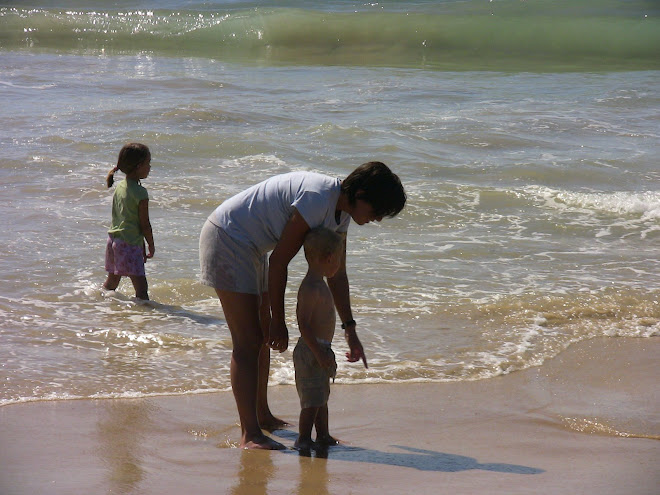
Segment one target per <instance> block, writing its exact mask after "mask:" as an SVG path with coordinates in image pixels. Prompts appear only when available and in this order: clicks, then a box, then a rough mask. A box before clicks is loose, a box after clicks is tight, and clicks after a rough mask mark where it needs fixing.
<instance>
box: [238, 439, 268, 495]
mask: <svg viewBox="0 0 660 495" xmlns="http://www.w3.org/2000/svg"><path fill="white" fill-rule="evenodd" d="M271 455H272V453H271V452H270V451H263V450H247V449H246V450H243V451H242V452H241V463H240V466H239V471H238V480H237V482H236V485H234V486H233V487H232V490H231V494H232V495H267V494H268V481H269V480H270V479H271V477H272V476H273V473H274V471H275V468H274V466H273V460H272V459H271Z"/></svg>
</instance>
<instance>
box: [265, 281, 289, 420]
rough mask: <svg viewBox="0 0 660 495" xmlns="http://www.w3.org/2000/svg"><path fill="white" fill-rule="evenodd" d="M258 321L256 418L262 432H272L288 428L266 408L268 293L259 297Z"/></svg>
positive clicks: (268, 364)
mask: <svg viewBox="0 0 660 495" xmlns="http://www.w3.org/2000/svg"><path fill="white" fill-rule="evenodd" d="M259 321H260V323H261V332H262V343H261V351H260V352H259V382H258V387H257V418H258V419H259V424H260V425H261V427H262V428H263V429H264V430H268V431H274V430H277V429H278V428H282V427H284V426H288V425H289V423H287V422H286V421H284V420H282V419H279V418H276V417H275V416H274V415H273V413H272V412H270V407H269V406H268V377H269V376H270V347H268V345H267V344H266V342H267V338H268V328H269V327H270V299H269V298H268V292H264V293H263V294H262V295H261V301H260V306H259Z"/></svg>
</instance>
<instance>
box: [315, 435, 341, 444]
mask: <svg viewBox="0 0 660 495" xmlns="http://www.w3.org/2000/svg"><path fill="white" fill-rule="evenodd" d="M316 443H318V444H319V445H323V446H324V447H330V446H332V445H339V443H340V442H339V440H337V439H336V438H334V437H332V436H330V435H324V436H322V437H316Z"/></svg>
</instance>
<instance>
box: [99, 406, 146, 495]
mask: <svg viewBox="0 0 660 495" xmlns="http://www.w3.org/2000/svg"><path fill="white" fill-rule="evenodd" d="M151 412H152V407H151V406H150V404H149V402H148V401H147V400H136V401H130V402H128V401H113V400H109V401H105V408H104V410H103V416H102V418H101V419H100V420H99V422H98V424H97V433H98V437H99V447H98V449H99V452H98V455H99V457H100V458H101V460H102V461H103V463H104V465H106V466H107V468H108V472H107V480H108V493H132V492H135V491H136V490H137V488H138V486H139V484H140V482H141V481H142V480H143V479H144V469H143V468H142V465H141V458H142V452H141V451H142V445H143V435H144V433H143V432H144V431H147V430H148V429H149V428H150V427H151V425H152V418H151Z"/></svg>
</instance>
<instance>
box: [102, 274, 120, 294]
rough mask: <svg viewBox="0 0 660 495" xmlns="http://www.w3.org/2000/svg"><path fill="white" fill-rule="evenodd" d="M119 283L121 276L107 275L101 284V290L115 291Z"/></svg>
mask: <svg viewBox="0 0 660 495" xmlns="http://www.w3.org/2000/svg"><path fill="white" fill-rule="evenodd" d="M120 281H121V275H115V274H114V273H108V278H106V279H105V282H103V288H104V289H105V290H115V289H116V288H117V287H119V282H120Z"/></svg>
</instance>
